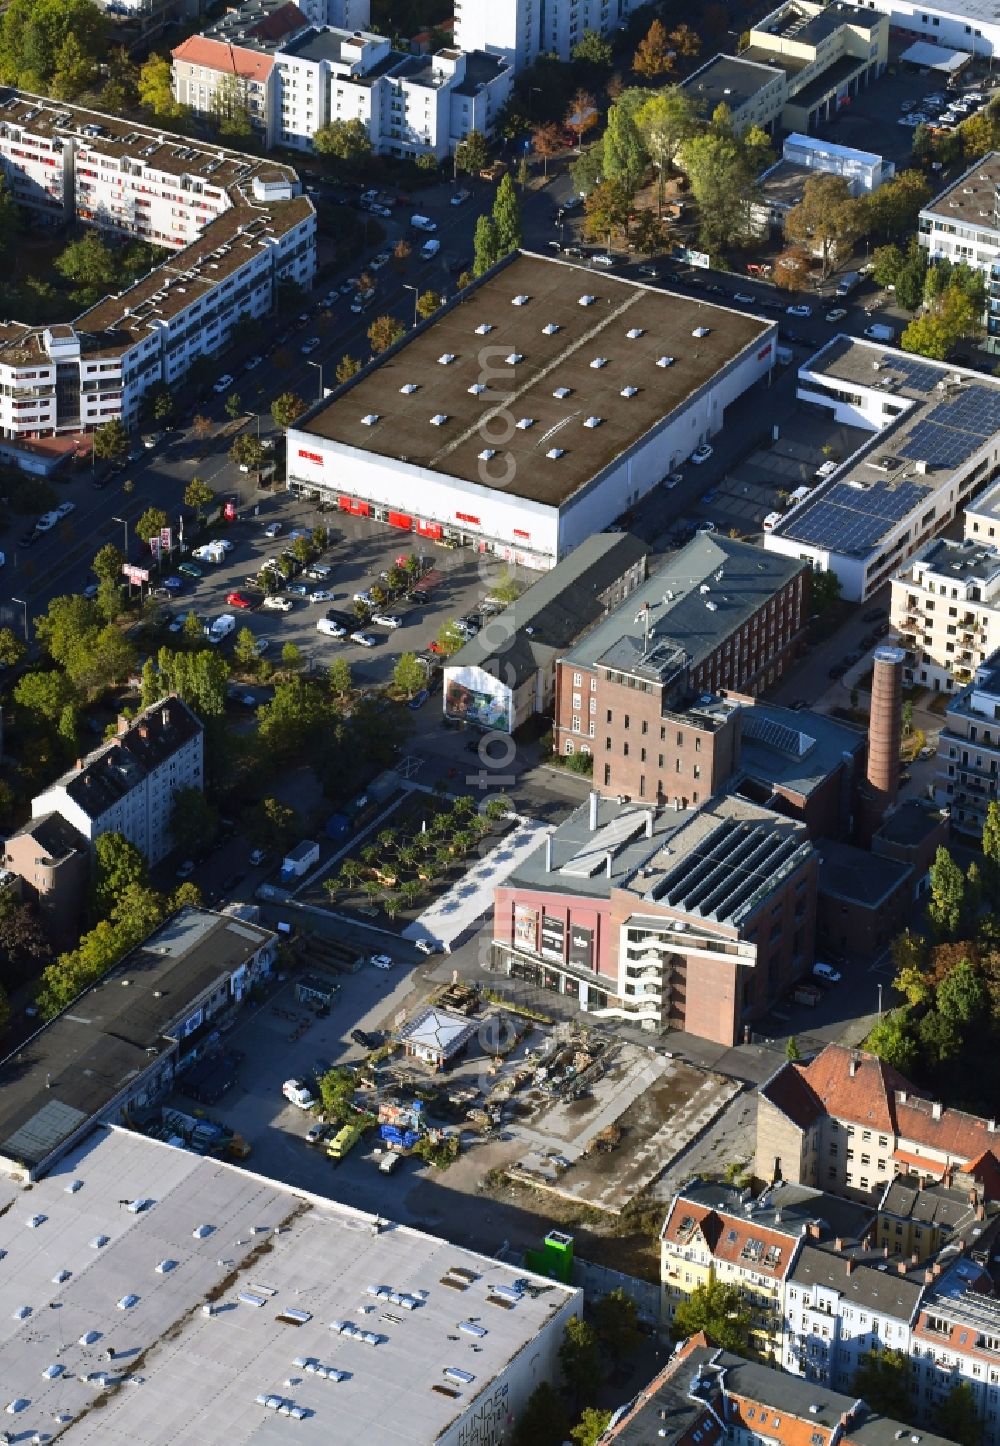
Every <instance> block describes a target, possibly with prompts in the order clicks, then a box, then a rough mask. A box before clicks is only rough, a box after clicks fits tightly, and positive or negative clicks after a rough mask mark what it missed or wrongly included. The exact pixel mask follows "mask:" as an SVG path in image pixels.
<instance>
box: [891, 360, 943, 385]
mask: <svg viewBox="0 0 1000 1446" xmlns="http://www.w3.org/2000/svg"><path fill="white" fill-rule="evenodd" d="M882 361H883V365H884V366H886V367H889V368H891V369H892V371H894V372H899V374H900V376H904V377H905V378H906V380H907V382H908V383H909V385H910V386H911V387H913V389H914V391H917V392H932V391H933V390H934V388H935V387H936V386H937V384H938V382H939V381H940V380H941V376H942V372H941V366H940V364H938V365H937V366H928V365H927V363H926V362H920V361H911V360H910V358H909V357H905V356H901V355H900V353H899V352H894V353H893V355H892V356H891V357H883V359H882Z"/></svg>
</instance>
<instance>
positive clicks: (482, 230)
mask: <svg viewBox="0 0 1000 1446" xmlns="http://www.w3.org/2000/svg"><path fill="white" fill-rule="evenodd" d="M499 244H500V243H499V241H498V239H497V228H496V226H495V225H494V223H493V218H492V216H486V215H482V216H479V217H477V219H476V230H475V235H474V237H473V242H472V247H473V259H472V274H473V275H474V276H483V275H485V273H486V272H487V271H489V269H490V267H491V266H495V265H496V264H497V262H498V261H499V260H500V257H501V256H502V255H504V254H505V253H503V252H502V251H500V249H499Z"/></svg>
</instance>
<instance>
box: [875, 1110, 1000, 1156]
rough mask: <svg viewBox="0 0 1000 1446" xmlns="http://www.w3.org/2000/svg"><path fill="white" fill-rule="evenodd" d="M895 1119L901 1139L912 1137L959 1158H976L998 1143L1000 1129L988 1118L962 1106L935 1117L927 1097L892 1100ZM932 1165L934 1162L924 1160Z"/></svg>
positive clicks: (926, 1145)
mask: <svg viewBox="0 0 1000 1446" xmlns="http://www.w3.org/2000/svg"><path fill="white" fill-rule="evenodd" d="M896 1119H897V1120H898V1122H899V1135H900V1139H901V1140H915V1141H919V1142H920V1144H922V1145H923V1146H925V1148H927V1149H928V1150H935V1151H937V1152H938V1153H940V1154H948V1155H952V1156H958V1157H960V1158H961V1160H962V1161H963V1162H965V1161H968V1160H978V1159H979V1157H980V1156H981V1155H982V1154H983V1153H984V1152H985V1151H987V1150H992V1149H994V1148H997V1147H1000V1133H998V1132H997V1131H996V1130H991V1129H990V1128H989V1123H988V1121H986V1120H984V1119H981V1118H980V1117H979V1116H978V1115H968V1114H966V1113H965V1112H964V1111H963V1110H950V1109H943V1110H940V1111H939V1113H938V1114H937V1116H936V1117H935V1109H934V1105H933V1103H932V1101H931V1100H928V1099H920V1098H912V1097H911V1096H909V1095H908V1096H907V1098H906V1099H905V1100H897V1101H896ZM927 1163H928V1166H929V1167H930V1168H931V1169H933V1168H934V1166H935V1164H936V1162H932V1161H928V1162H927Z"/></svg>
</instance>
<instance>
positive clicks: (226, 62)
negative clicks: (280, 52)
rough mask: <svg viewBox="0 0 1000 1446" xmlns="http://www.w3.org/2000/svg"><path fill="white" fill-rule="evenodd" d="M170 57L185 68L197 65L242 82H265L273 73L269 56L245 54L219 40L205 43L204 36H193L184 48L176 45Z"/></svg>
mask: <svg viewBox="0 0 1000 1446" xmlns="http://www.w3.org/2000/svg"><path fill="white" fill-rule="evenodd" d="M171 55H172V56H173V57H174V59H175V60H183V61H185V62H186V63H187V64H188V65H200V66H203V67H204V68H205V69H206V70H219V71H224V72H226V73H227V74H229V75H239V76H242V77H243V79H244V80H258V81H264V80H266V79H267V77H268V76H269V75H270V74H271V71H272V70H273V69H274V57H273V56H272V55H261V54H260V52H259V51H256V50H244V49H243V48H242V46H239V45H224V44H223V43H222V41H221V40H207V39H206V38H205V36H204V35H192V36H191V37H190V39H188V40H185V41H184V44H183V45H178V47H177V49H176V50H173V51H171Z"/></svg>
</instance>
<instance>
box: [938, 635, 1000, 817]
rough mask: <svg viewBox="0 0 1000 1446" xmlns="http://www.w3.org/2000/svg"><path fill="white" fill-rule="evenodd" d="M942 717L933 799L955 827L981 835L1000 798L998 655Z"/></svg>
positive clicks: (994, 656)
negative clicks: (949, 815)
mask: <svg viewBox="0 0 1000 1446" xmlns="http://www.w3.org/2000/svg"><path fill="white" fill-rule="evenodd" d="M944 716H945V724H944V727H943V728H942V730H941V732H940V734H939V735H938V744H937V770H938V771H937V776H936V777H935V779H934V801H935V802H936V803H938V804H940V806H941V807H942V808H947V809H949V810H950V813H951V827H952V829H953V830H956V829H957V830H958V832H959V833H965V834H972V835H973V837H975V838H980V837H981V836H982V832H983V823H984V821H985V819H986V810H987V809H988V807H989V805H990V804H991V803H995V802H996V801H997V799H998V798H1000V653H995V654H994V655H993V656H992V657H991V658H990V659H989V660H988V662H986V663H984V664H983V665H982V666H981V667H978V668H977V669H976V673H975V677H974V678H973V680H972V682H971V683H970V684H969V686H968V687H967V688H963V689H962V691H961V692H960V693H959V694H957V696H956V697H954V698H951V699H949V702H948V710H947V712H946V713H945V715H944Z"/></svg>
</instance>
